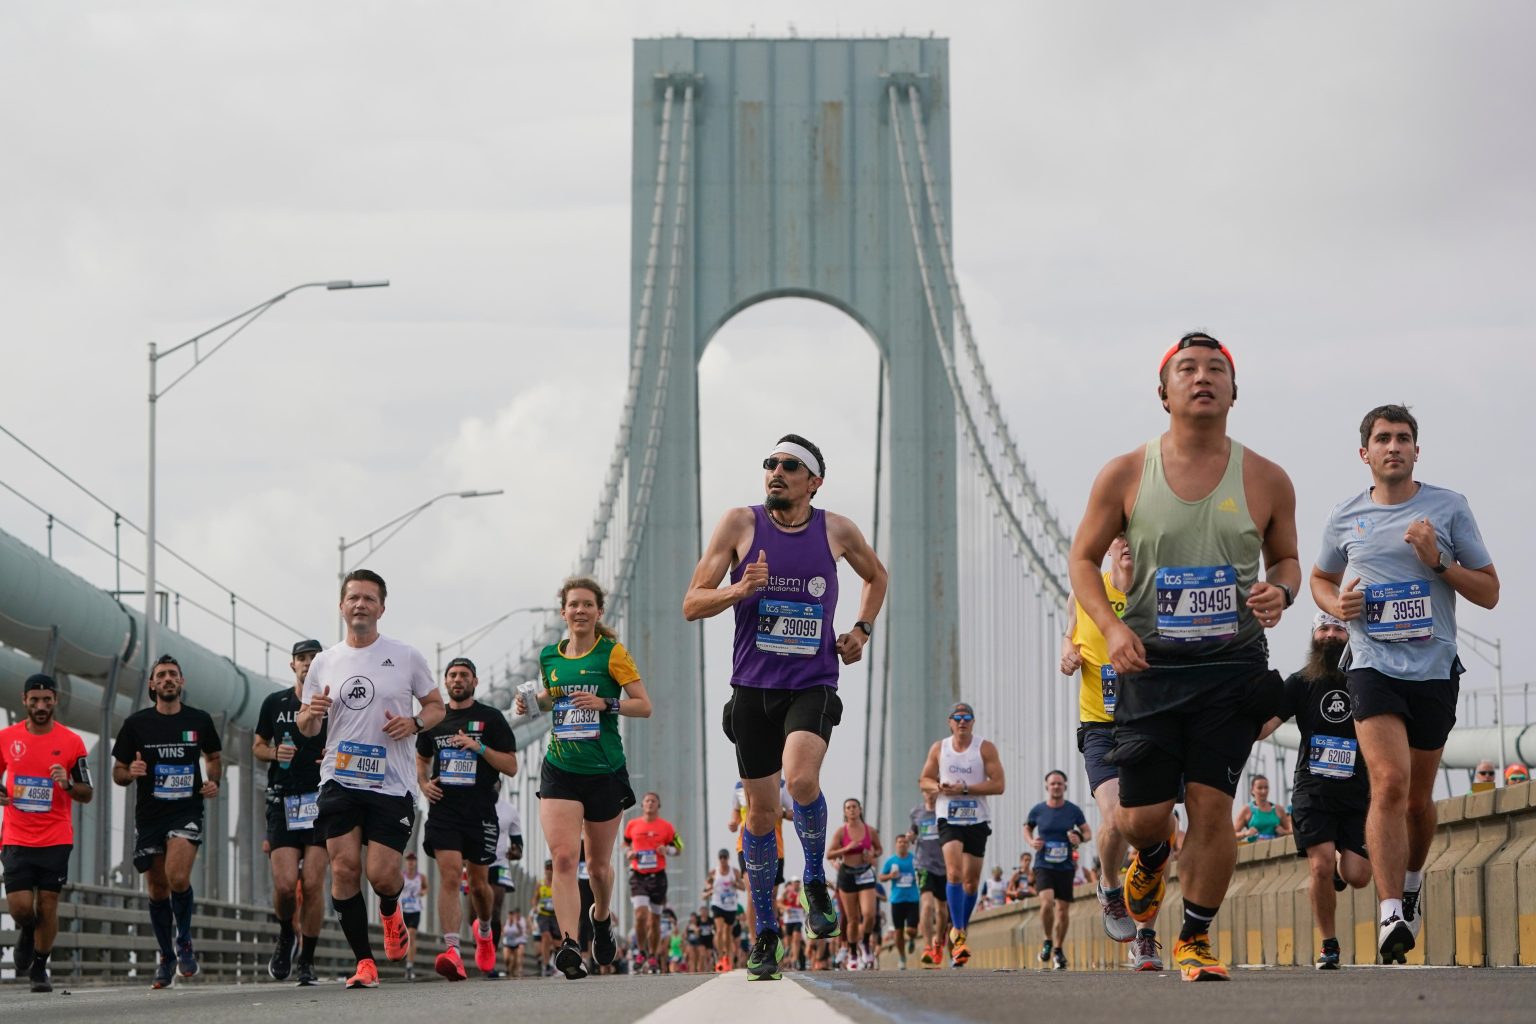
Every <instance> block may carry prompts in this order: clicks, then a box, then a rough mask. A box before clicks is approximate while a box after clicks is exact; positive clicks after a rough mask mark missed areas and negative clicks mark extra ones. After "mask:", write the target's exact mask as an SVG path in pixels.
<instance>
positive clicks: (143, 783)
mask: <svg viewBox="0 0 1536 1024" xmlns="http://www.w3.org/2000/svg"><path fill="white" fill-rule="evenodd" d="M222 749H223V744H221V743H220V742H219V730H218V729H217V728H215V727H214V724H213V718H212V716H210V715H209V714H208V712H206V711H202V710H199V709H198V708H194V707H188V706H187V705H186V704H183V705H182V706H181V710H180V711H178V712H176V713H175V714H174V715H167V714H162V713H161V712H160V711H159V709H157V708H155V707H147V708H144V709H143V710H141V711H135V712H134V713H133V714H131V715H129V716H128V717H127V718H126V719H125V720H124V721H123V727H122V728H121V729H119V730H118V733H117V742H115V743H113V744H112V758H113V760H116V761H121V762H122V763H123V764H132V763H133V760H134V757H135V755H138V754H143V755H144V761H145V762H146V763H147V764H148V765H149V771H148V773H146V774H145V775H144V777H143V778H140V779H137V780H136V782H137V784H138V789H137V795H138V800H137V801H135V803H134V815H133V816H134V821H136V822H138V823H140V824H142V823H144V822H147V821H159V820H160V819H162V818H165V817H169V816H171V815H176V814H185V813H186V812H187V811H188V810H195V811H197V812H198V813H201V812H202V809H203V796H202V793H201V792H200V791H201V790H202V788H203V759H202V755H203V754H217V753H218V752H219V751H220V750H222Z"/></svg>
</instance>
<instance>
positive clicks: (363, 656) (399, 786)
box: [303, 636, 437, 796]
mask: <svg viewBox="0 0 1536 1024" xmlns="http://www.w3.org/2000/svg"><path fill="white" fill-rule="evenodd" d="M327 686H329V687H330V688H331V711H330V717H329V719H328V720H327V729H326V735H325V760H323V761H322V762H321V763H320V782H321V784H322V785H323V784H324V783H327V782H331V781H335V782H337V783H340V784H341V785H343V786H346V787H347V788H349V789H367V790H372V791H374V792H376V793H386V794H388V795H390V796H407V795H411V796H414V795H415V794H416V737H415V736H414V735H407V736H406V737H405V739H401V740H394V739H390V738H389V736H388V735H387V734H386V733H385V732H384V724H385V722H386V721H387V719H386V718H385V717H384V713H385V712H386V711H389V712H393V713H394V714H395V715H397V716H400V717H403V718H410V717H411V716H412V715H414V714H415V713H416V703H415V701H416V700H419V699H421V698H423V697H426V696H428V695H430V694H432V693H434V692H436V691H437V682H436V680H434V679H433V678H432V670H431V669H430V668H428V667H427V659H426V658H425V657H423V656H422V653H421V652H420V651H418V650H416V648H414V647H412V646H410V645H409V644H404V643H401V642H400V641H399V640H391V639H390V638H389V637H387V636H380V637H379V638H378V639H376V640H375V641H374V642H373V643H371V644H369V645H368V646H367V647H349V646H347V644H346V642H345V641H343V642H342V643H339V644H337V645H336V646H334V647H329V648H327V649H326V650H323V651H321V652H320V653H319V654H317V655H315V660H314V662H313V663H311V664H310V666H309V675H308V676H307V677H306V678H305V680H304V694H303V700H304V703H305V704H308V703H309V702H310V700H312V699H313V698H314V697H315V696H316V695H317V694H319V693H320V691H321V689H322V688H323V687H327ZM413 698H414V699H413ZM338 762H339V764H338Z"/></svg>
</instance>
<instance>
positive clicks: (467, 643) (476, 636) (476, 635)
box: [437, 605, 557, 676]
mask: <svg viewBox="0 0 1536 1024" xmlns="http://www.w3.org/2000/svg"><path fill="white" fill-rule="evenodd" d="M556 610H557V609H555V608H549V607H546V606H543V605H531V606H529V607H527V608H513V609H512V610H511V611H509V612H507V613H505V614H503V615H498V616H496V618H494V619H492V620H491V621H490V622H487V623H486V624H485V625H483V626H480V627H479V628H478V629H472V630H470V631H469V632H468V633H465V634H464V635H463V636H461V637H459V638H458V639H457V640H450V641H448V642H447V643H442V642H441V641H439V642H438V645H437V674H438V676H442V674H443V651H445V650H447V649H448V648H450V647H455V646H456V647H458V652H457V654H456V655H455V657H457V655H458V654H463V653H464V652H465V651H466V650H468V649H469V648H470V647H473V646H474V645H475V644H477V643H479V642H480V641H481V640H484V639H485V635H486V634H487V633H489V632H490V631H491V630H493V629H495V628H496V627H497V626H499V625H501V624H502V623H503V622H506V621H507V620H508V619H510V618H511V617H512V616H514V615H522V614H523V613H525V612H552V611H556Z"/></svg>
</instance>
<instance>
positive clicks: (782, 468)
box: [683, 434, 888, 981]
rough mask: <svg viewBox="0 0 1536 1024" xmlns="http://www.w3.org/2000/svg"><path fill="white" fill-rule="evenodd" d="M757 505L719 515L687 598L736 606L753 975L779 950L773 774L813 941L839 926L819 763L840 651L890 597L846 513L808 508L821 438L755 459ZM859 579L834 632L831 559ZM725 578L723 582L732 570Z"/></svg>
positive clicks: (820, 469)
mask: <svg viewBox="0 0 1536 1024" xmlns="http://www.w3.org/2000/svg"><path fill="white" fill-rule="evenodd" d="M763 469H764V471H765V473H764V481H763V483H764V488H765V490H766V492H767V493H766V496H765V497H764V499H763V503H762V504H761V505H754V506H751V507H747V508H733V509H731V510H730V511H728V512H727V513H726V514H725V515H724V516H722V517H721V519H720V523H719V525H718V526H716V527H715V532H714V535H713V536H712V537H710V539H709V547H708V549H707V550H705V552H704V557H703V558H702V559H700V560H699V565H698V568H696V569H694V571H693V579H692V580H691V581H689V584H688V593H687V594H686V595H685V596H684V598H683V616H684V617H685V618H687V619H688V620H689V621H690V622H692V621H694V620H696V619H705V618H709V617H710V616H713V615H718V614H720V613H721V612H723V611H725V610H726V609H727V608H734V610H735V613H736V639H735V644H734V656H733V659H732V670H731V689H732V695H731V699H730V700H729V701H727V702H726V705H725V716H724V727H725V734H726V736H727V737H729V738H730V740H731V742H732V743H734V744H735V745H736V766H737V769H738V770H739V771H740V772H741V781H742V785H743V787H744V788H745V790H746V794H747V821H746V829H745V831H744V832H743V834H742V854H743V856H744V858H745V860H746V862H747V880H748V882H749V883H750V889H751V893H752V904H753V909H754V912H755V913H754V916H755V918H756V926H757V936H756V941H755V942H754V943H753V946H752V952H751V954H750V955H749V956H748V957H747V977H748V979H749V980H753V981H765V980H778V978H779V962H780V961H781V960H783V959H784V947H783V944H782V943H781V942H780V941H779V934H778V927H779V926H778V916H777V914H776V913H775V912H774V907H773V882H774V873H775V869H776V868H777V865H778V850H777V844H776V843H775V841H774V819H775V817H776V816H777V815H778V813H779V792H778V791H779V774H780V771H781V770H782V772H783V775H784V781H785V784H786V785H787V787H788V789H789V794H790V796H791V797H792V798H793V799H794V805H795V832H796V833H797V834H798V835H799V836H800V845H801V846H802V847H803V848H804V850H805V881H804V884H803V886H802V888H801V890H800V902H801V905H802V906H803V907H805V909H806V924H807V927H809V928H810V930H811V932H812V933H813V934H814V935H815V937H816V938H818V939H825V938H829V937H831V936H834V935H836V934H837V907H836V905H835V904H834V903H833V901H832V897H831V895H830V894H829V893H828V891H827V878H826V858H825V852H826V843H827V801H826V798H825V797H823V796H822V793H821V762H822V759H823V758H824V757H826V754H827V741H828V740H829V739H830V738H831V735H832V727H833V726H835V725H837V723H838V721H839V720H840V719H841V718H842V714H843V705H842V702H841V701H840V700H838V697H837V674H838V659H839V658H841V659H842V663H843V664H845V665H851V664H853V663H854V662H856V661H858V660H859V659H860V658H861V657H863V655H864V645H865V644H867V643H868V642H869V638H870V635H871V634H872V633H873V632H874V619H875V616H876V614H878V613H879V611H880V605H881V604H882V603H883V602H884V601H885V588H886V583H887V579H888V577H887V575H886V571H885V566H884V565H881V564H880V559H879V558H878V557H877V556H876V555H875V552H874V549H873V548H871V547H870V546H869V542H868V541H866V540H865V539H864V535H863V534H862V533H860V532H859V528H858V527H857V526H855V525H854V524H853V522H852V520H850V519H847V518H846V517H844V516H840V515H837V514H835V513H832V512H825V511H822V510H820V509H813V508H812V507H811V499H812V498H814V497H815V496H816V492H817V491H818V490H819V489H820V488H821V483H822V480H823V479H825V477H826V462H825V460H824V459H823V458H822V456H821V449H819V448H817V447H816V446H815V445H814V444H812V443H811V442H809V441H807V440H806V439H805V438H803V437H800V436H799V435H798V434H786V435H784V436H783V437H782V438H780V439H779V441H778V443H777V444H776V445H775V446H774V448H773V450H772V452H771V453H770V454H769V456H768V458H766V459H764V460H763ZM840 558H845V559H847V560H848V564H849V565H850V566H852V567H853V570H854V571H855V572H857V573H858V574H859V576H860V577H861V578H862V579H863V580H864V586H863V589H862V592H861V593H860V595H859V612H858V621H856V622H855V623H854V624H853V628H852V629H849V630H848V631H847V632H846V633H843V634H841V635H839V636H836V638H835V639H834V630H833V616H834V614H835V613H836V611H837V561H838V559H840ZM727 572H729V573H730V577H731V579H730V583H729V584H727V585H725V586H721V582H722V581H723V580H724V579H725V576H726V573H727Z"/></svg>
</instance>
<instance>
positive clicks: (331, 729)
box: [296, 569, 447, 988]
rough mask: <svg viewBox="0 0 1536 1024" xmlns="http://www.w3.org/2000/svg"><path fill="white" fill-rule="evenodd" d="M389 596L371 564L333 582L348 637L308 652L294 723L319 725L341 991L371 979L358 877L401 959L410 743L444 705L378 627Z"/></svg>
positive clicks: (412, 794)
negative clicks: (351, 961) (348, 951)
mask: <svg viewBox="0 0 1536 1024" xmlns="http://www.w3.org/2000/svg"><path fill="white" fill-rule="evenodd" d="M388 596H389V588H388V587H387V586H386V585H385V583H384V578H383V577H382V576H380V575H379V574H378V573H375V572H373V571H372V570H369V569H357V570H354V571H353V572H350V573H348V574H347V576H346V579H344V580H342V584H341V615H342V618H343V619H344V620H345V622H346V626H347V637H346V639H345V640H343V641H342V642H341V643H339V644H336V645H335V646H334V647H329V648H327V649H326V650H324V651H321V652H320V653H319V654H317V655H315V660H314V662H313V663H312V664H311V665H310V666H309V675H308V676H306V677H305V679H304V707H303V708H302V709H301V710H300V711H299V714H298V718H297V720H296V724H297V725H298V727H299V732H301V733H303V734H304V735H305V736H317V735H319V733H320V730H321V729H322V728H324V729H325V730H326V737H325V760H324V761H323V762H322V763H321V765H320V817H319V820H318V821H317V822H316V826H315V827H316V828H317V829H319V831H320V834H321V835H322V836H324V837H325V848H326V852H327V853H329V854H330V858H331V905H332V906H333V907H335V908H336V916H337V917H338V918H340V920H341V931H342V934H344V935H345V936H346V937H347V944H348V945H349V946H351V947H352V955H353V956H355V957H356V958H357V971H356V973H354V974H353V975H352V977H351V978H349V979H348V980H347V987H348V988H377V987H378V985H379V969H378V965H377V964H376V963H375V962H374V959H373V943H372V941H371V940H370V939H369V937H368V904H367V903H365V902H364V900H363V892H362V881H363V878H364V877H366V878H367V880H368V884H369V885H370V886H372V887H373V891H374V893H375V894H376V895H377V896H378V898H379V921H380V924H381V925H382V926H383V929H384V955H385V956H386V957H388V958H389V959H391V960H400V959H402V958H404V957H405V955H406V953H407V952H408V951H409V944H408V939H407V935H406V929H405V919H404V917H403V916H402V913H401V910H400V893H401V889H402V887H403V886H402V878H403V876H402V875H401V873H400V854H401V852H402V851H403V850H404V849H405V848H406V845H407V844H409V842H410V840H411V830H412V828H413V827H414V825H415V822H416V794H417V789H416V772H415V771H414V770H413V769H414V765H415V757H414V750H413V748H414V746H415V744H414V741H413V740H414V737H415V736H416V735H417V734H419V733H423V732H426V731H427V730H428V729H430V728H432V727H433V726H435V725H437V724H438V723H439V722H441V721H442V720H443V715H444V714H445V712H446V710H447V709H446V708H444V707H443V697H442V694H440V693H438V692H437V684H436V683H435V682H434V681H433V679H432V670H431V669H430V668H428V667H427V659H426V658H424V657H422V654H421V652H420V651H418V650H416V648H414V647H411V646H409V645H408V644H404V643H401V642H400V641H399V640H395V639H393V638H391V637H387V636H383V635H382V634H380V633H379V619H380V618H382V617H383V615H384V611H385V601H386V600H387V599H388ZM416 702H419V703H420V705H421V710H420V711H419V712H416V711H415V703H416ZM413 712H414V713H413ZM365 846H366V847H367V850H366V852H365V851H364V849H363V848H364V847H365Z"/></svg>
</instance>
